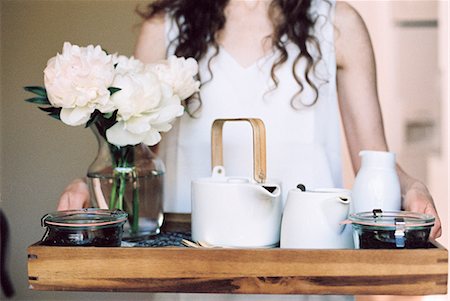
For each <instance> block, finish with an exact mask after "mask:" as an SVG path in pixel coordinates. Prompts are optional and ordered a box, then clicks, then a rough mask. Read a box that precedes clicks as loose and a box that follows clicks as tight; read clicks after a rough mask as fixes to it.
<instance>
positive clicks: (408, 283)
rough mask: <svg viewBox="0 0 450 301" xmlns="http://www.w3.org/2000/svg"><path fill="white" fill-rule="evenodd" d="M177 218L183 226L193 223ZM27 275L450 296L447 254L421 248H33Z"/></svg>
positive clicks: (201, 288) (231, 289)
mask: <svg viewBox="0 0 450 301" xmlns="http://www.w3.org/2000/svg"><path fill="white" fill-rule="evenodd" d="M177 218H178V219H179V221H180V224H181V225H184V226H183V227H185V226H186V223H187V222H188V221H187V219H186V218H183V217H181V218H180V217H177ZM175 219H176V218H175ZM171 220H172V221H171V223H172V229H177V228H176V224H177V223H176V222H174V219H173V218H171ZM168 224H170V222H169V223H168ZM28 275H29V285H30V288H31V289H35V290H74V291H129V292H132V291H141V292H188V293H189V292H195V293H198V292H202V293H236V294H352V295H383V294H385V295H429V294H445V293H446V291H447V275H448V252H447V250H446V249H445V248H443V247H442V246H440V245H438V244H436V247H434V248H430V249H416V250H299V249H297V250H288V249H279V248H274V249H220V248H215V249H206V248H205V249H195V248H181V247H166V248H136V247H134V248H125V247H120V248H95V247H49V246H43V245H39V244H35V245H32V246H30V247H29V248H28Z"/></svg>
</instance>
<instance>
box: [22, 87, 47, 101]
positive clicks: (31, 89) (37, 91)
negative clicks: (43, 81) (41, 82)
mask: <svg viewBox="0 0 450 301" xmlns="http://www.w3.org/2000/svg"><path fill="white" fill-rule="evenodd" d="M24 89H25V91H28V92H31V93H33V94H36V95H39V96H42V97H45V98H47V91H46V90H45V88H44V87H38V86H27V87H24Z"/></svg>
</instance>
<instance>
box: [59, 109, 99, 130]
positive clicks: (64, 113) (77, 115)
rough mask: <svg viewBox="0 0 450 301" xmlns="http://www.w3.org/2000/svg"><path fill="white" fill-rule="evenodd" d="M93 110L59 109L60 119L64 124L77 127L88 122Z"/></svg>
mask: <svg viewBox="0 0 450 301" xmlns="http://www.w3.org/2000/svg"><path fill="white" fill-rule="evenodd" d="M92 112H94V109H91V108H86V107H83V108H73V109H64V108H63V109H61V114H60V118H61V121H62V122H64V123H65V124H68V125H72V126H77V125H82V124H85V123H86V122H88V120H89V118H90V117H91V114H92Z"/></svg>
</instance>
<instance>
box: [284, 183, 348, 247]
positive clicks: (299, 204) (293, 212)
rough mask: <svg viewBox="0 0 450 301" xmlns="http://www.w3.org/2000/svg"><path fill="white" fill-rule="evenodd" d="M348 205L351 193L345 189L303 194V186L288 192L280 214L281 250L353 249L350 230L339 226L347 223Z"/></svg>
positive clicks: (304, 192) (344, 226)
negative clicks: (281, 215) (281, 216)
mask: <svg viewBox="0 0 450 301" xmlns="http://www.w3.org/2000/svg"><path fill="white" fill-rule="evenodd" d="M350 202H351V191H350V190H347V189H339V188H326V189H314V190H305V188H304V186H303V185H298V186H297V188H296V189H291V190H290V191H289V193H288V197H287V200H286V205H285V208H284V211H283V218H282V222H281V240H280V247H281V248H295V249H347V248H353V247H354V244H353V238H352V232H351V229H350V227H349V226H347V225H344V224H341V223H342V222H343V221H345V220H346V219H347V216H348V214H349V211H350ZM346 227H349V229H350V230H349V229H346Z"/></svg>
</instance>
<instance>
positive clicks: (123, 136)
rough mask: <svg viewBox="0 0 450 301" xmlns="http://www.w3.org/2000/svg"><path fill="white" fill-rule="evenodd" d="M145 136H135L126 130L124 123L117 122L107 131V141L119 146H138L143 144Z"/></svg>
mask: <svg viewBox="0 0 450 301" xmlns="http://www.w3.org/2000/svg"><path fill="white" fill-rule="evenodd" d="M144 137H145V133H144V134H135V133H131V132H129V131H127V130H126V128H125V126H124V123H123V122H117V123H116V124H115V125H113V126H112V127H110V128H109V129H107V130H106V139H107V140H108V142H109V143H111V144H114V145H117V146H125V145H136V144H139V143H141V142H142V140H143V139H144Z"/></svg>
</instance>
